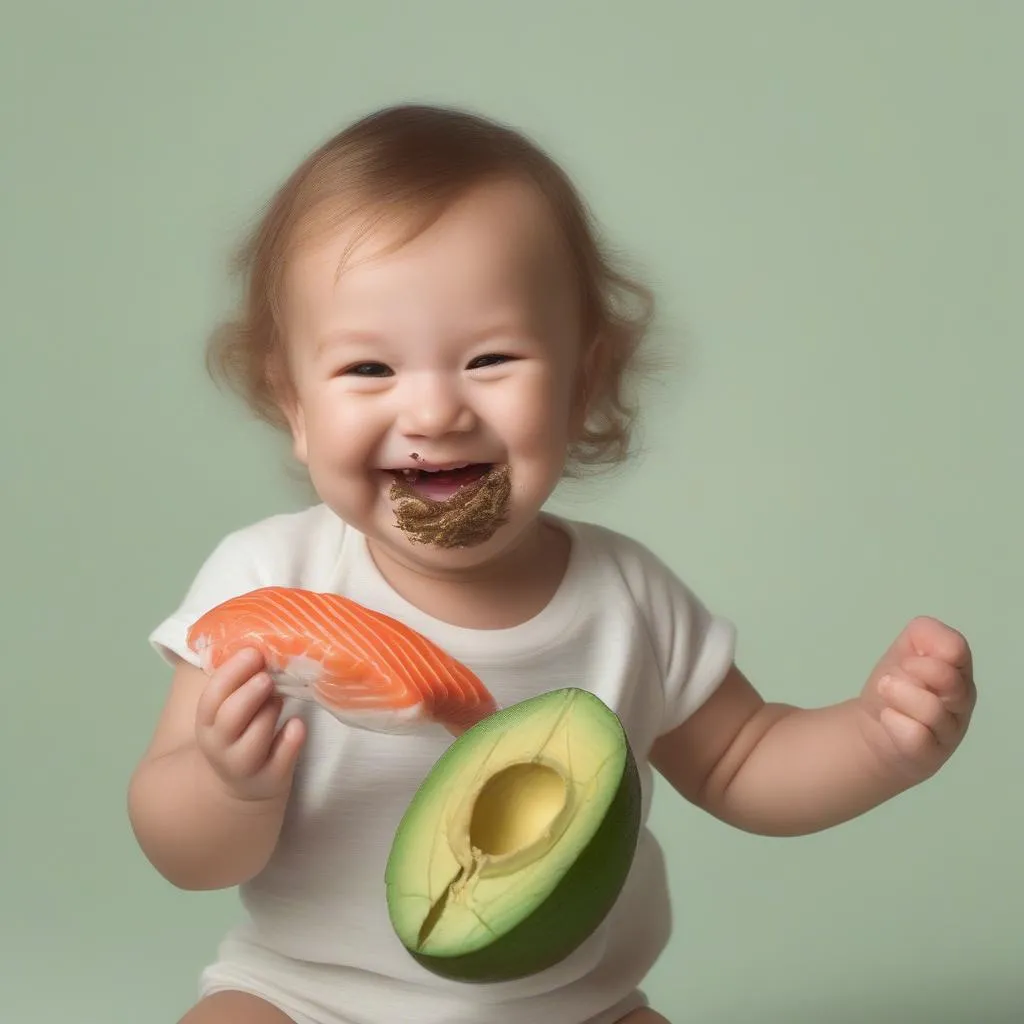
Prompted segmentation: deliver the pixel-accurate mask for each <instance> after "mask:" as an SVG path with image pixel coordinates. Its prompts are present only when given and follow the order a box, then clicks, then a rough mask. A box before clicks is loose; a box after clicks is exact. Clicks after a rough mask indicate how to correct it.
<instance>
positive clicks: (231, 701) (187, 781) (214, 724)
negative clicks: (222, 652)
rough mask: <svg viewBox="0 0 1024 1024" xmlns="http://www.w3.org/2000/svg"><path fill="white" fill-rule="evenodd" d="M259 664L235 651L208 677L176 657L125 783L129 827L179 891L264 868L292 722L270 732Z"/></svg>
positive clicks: (274, 832)
mask: <svg viewBox="0 0 1024 1024" xmlns="http://www.w3.org/2000/svg"><path fill="white" fill-rule="evenodd" d="M261 667H262V661H261V659H260V658H259V655H257V654H256V653H255V652H253V651H243V652H240V653H239V654H238V655H236V656H235V657H234V658H232V659H231V660H230V661H228V662H225V664H224V665H223V666H222V667H221V668H220V669H218V670H217V672H215V673H214V675H213V676H212V677H211V678H209V679H208V678H207V677H206V675H205V674H204V673H203V672H202V671H201V670H199V669H197V668H194V667H193V666H191V665H189V664H187V663H186V662H183V661H182V662H179V663H178V666H177V668H176V669H175V672H174V679H173V682H172V685H171V692H170V695H169V697H168V699H167V703H166V705H165V707H164V709H163V713H162V715H161V717H160V721H159V723H158V725H157V728H156V732H155V735H154V736H153V739H152V742H151V743H150V746H149V749H148V750H147V751H146V753H145V755H144V756H143V758H142V760H141V762H140V763H139V765H138V767H137V768H136V769H135V772H134V774H133V776H132V779H131V784H130V786H129V792H128V811H129V817H130V819H131V823H132V828H133V829H134V831H135V835H136V838H137V839H138V842H139V845H140V846H141V847H142V850H143V852H144V853H145V854H146V856H147V857H148V858H149V860H150V862H151V863H152V864H153V866H154V867H155V868H156V869H157V870H158V871H159V872H160V873H161V874H162V875H163V876H164V877H165V878H167V880H168V881H170V882H171V883H173V884H174V885H177V886H179V887H180V888H182V889H220V888H226V887H228V886H232V885H237V884H239V883H241V882H245V881H247V880H248V879H250V878H252V877H253V876H254V875H256V874H258V873H259V871H260V870H261V869H262V868H263V867H264V865H265V864H266V862H267V860H268V859H269V858H270V855H271V853H272V852H273V850H274V847H275V845H276V843H277V838H278V834H279V833H280V829H281V823H282V820H283V817H284V811H285V806H286V803H287V800H288V794H289V790H290V786H291V777H292V771H293V769H294V764H295V758H296V756H297V754H298V750H299V748H300V746H301V744H302V741H303V738H304V732H303V726H302V723H301V721H299V720H293V721H290V722H289V723H287V725H286V726H284V727H283V728H281V729H280V730H276V733H275V727H276V723H277V716H278V710H279V703H278V702H277V701H276V700H274V699H273V698H272V696H271V694H272V690H271V686H270V681H269V679H268V678H267V677H266V674H265V673H261V672H259V669H260V668H261Z"/></svg>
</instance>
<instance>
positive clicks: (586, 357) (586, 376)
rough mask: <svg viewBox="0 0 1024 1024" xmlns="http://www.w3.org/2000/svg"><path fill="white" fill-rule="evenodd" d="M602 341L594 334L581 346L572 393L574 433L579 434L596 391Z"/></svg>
mask: <svg viewBox="0 0 1024 1024" xmlns="http://www.w3.org/2000/svg"><path fill="white" fill-rule="evenodd" d="M604 345H605V342H604V339H603V337H602V335H600V334H595V335H594V336H593V337H592V338H590V339H589V340H588V341H587V342H585V343H584V345H583V351H582V353H581V357H580V361H579V366H578V367H577V370H576V384H575V390H574V393H573V408H572V425H573V429H574V431H575V432H577V433H580V432H582V430H583V425H584V423H586V421H587V414H588V413H589V412H590V405H591V402H593V400H594V395H595V393H596V391H597V384H598V377H599V373H600V371H599V368H600V366H601V361H602V356H603V351H604Z"/></svg>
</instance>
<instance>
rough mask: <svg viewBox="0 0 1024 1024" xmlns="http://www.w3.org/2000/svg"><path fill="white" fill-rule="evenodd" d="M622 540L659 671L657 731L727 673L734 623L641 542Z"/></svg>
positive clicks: (671, 725)
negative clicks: (707, 602)
mask: <svg viewBox="0 0 1024 1024" xmlns="http://www.w3.org/2000/svg"><path fill="white" fill-rule="evenodd" d="M620 543H622V544H623V546H622V548H620V554H619V558H620V565H621V567H622V569H623V571H624V574H625V576H626V578H627V580H628V582H629V587H630V590H631V591H632V593H633V597H634V600H636V602H637V604H638V605H639V610H640V614H641V615H642V616H643V618H644V621H645V623H646V626H647V630H648V634H649V636H650V642H651V646H652V647H653V649H654V657H655V659H656V662H657V665H658V669H659V672H660V675H661V679H660V682H661V699H662V714H661V720H660V722H659V723H658V735H664V734H665V733H667V732H671V731H672V730H673V729H675V728H676V727H677V726H679V725H681V724H682V723H683V722H684V721H686V719H687V718H689V717H690V715H692V714H693V713H694V712H695V711H696V710H697V709H698V708H699V707H700V706H701V705H702V704H703V703H704V702H705V701H706V700H707V699H708V697H710V696H711V694H712V693H713V692H714V691H715V690H716V689H717V687H718V685H719V684H720V683H721V682H722V680H723V679H724V678H725V676H726V674H727V673H728V671H729V669H730V668H731V666H732V663H733V659H734V656H735V649H736V629H735V626H734V625H733V623H732V622H730V621H729V620H728V619H726V618H723V617H721V616H719V615H716V614H714V613H712V612H711V611H710V610H709V609H708V608H707V607H706V606H705V604H704V603H703V602H702V601H701V599H700V598H699V597H698V596H697V595H696V594H695V593H694V592H693V591H692V590H691V589H690V587H689V586H687V585H686V584H685V583H684V582H683V581H682V580H681V579H680V578H679V577H678V576H677V575H676V574H675V573H674V572H673V571H672V570H671V569H670V568H669V567H668V566H667V565H666V564H665V563H664V562H662V561H661V560H660V559H659V558H658V557H657V556H656V555H654V554H653V553H652V552H651V551H650V550H648V549H647V548H646V547H644V546H643V545H642V544H640V543H638V542H636V541H628V542H621V541H620Z"/></svg>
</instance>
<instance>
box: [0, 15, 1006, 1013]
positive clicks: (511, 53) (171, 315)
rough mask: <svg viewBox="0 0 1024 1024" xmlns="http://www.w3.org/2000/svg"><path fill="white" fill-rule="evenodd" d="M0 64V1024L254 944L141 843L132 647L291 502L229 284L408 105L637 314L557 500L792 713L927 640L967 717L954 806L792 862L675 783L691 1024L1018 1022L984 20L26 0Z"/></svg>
mask: <svg viewBox="0 0 1024 1024" xmlns="http://www.w3.org/2000/svg"><path fill="white" fill-rule="evenodd" d="M3 23H4V27H3V30H2V32H0V105H2V125H0V128H2V132H0V167H2V179H0V181H2V189H0V204H2V209H0V214H2V215H0V229H2V237H3V242H2V246H0V252H2V256H0V259H2V274H0V298H2V302H0V318H2V321H0V322H2V325H3V337H2V340H0V384H2V401H0V418H2V419H0V426H2V433H0V436H2V445H3V448H2V451H3V464H2V470H3V472H2V476H0V480H2V488H3V492H2V493H3V500H2V502H0V516H2V524H3V529H2V531H0V539H2V544H3V548H2V566H3V584H4V585H3V588H2V596H0V603H2V609H0V611H2V614H0V651H2V664H3V683H2V685H3V694H4V696H3V700H2V705H0V799H2V804H0V812H2V813H0V1019H2V1020H4V1021H12V1022H13V1021H19V1022H23V1024H56V1022H59V1021H74V1022H76V1024H83V1022H88V1024H101V1022H102V1024H115V1022H132V1024H139V1022H161V1021H164V1022H172V1021H174V1020H176V1019H177V1018H178V1016H179V1015H180V1014H181V1013H182V1012H183V1011H184V1010H185V1008H186V1007H187V1006H188V1005H190V1004H191V1002H192V1000H193V998H194V993H195V984H196V975H197V973H198V971H199V969H200V968H201V966H202V965H203V964H204V963H205V962H206V960H207V959H208V958H209V957H210V956H211V955H212V953H213V950H214V946H215V943H216V941H217V940H218V938H219V936H220V934H221V932H222V931H223V929H224V928H226V927H227V926H228V925H229V924H230V923H231V922H232V921H234V920H235V918H236V914H237V910H238V906H237V902H236V895H235V893H234V892H231V891H228V892H218V893H182V892H178V891H176V890H174V889H173V888H172V887H171V886H169V885H168V884H166V883H165V882H164V881H163V880H162V879H161V878H160V877H159V876H158V875H157V874H156V872H155V871H154V870H153V869H152V868H151V867H150V866H149V865H148V863H147V862H146V861H145V860H144V858H143V857H142V855H141V854H140V852H139V850H138V849H137V847H136V846H135V844H134V842H133V839H132V836H131V833H130V829H129V826H128V821H127V817H126V813H125V787H126V784H127V780H128V776H129V773H130V771H131V769H132V768H133V766H134V764H135V761H136V759H137V757H138V756H139V754H140V752H141V750H142V748H143V746H144V744H145V742H146V741H147V739H148V736H149V733H150V730H151V728H152V725H153V723H154V720H155V716H156V714H157V712H158V709H159V707H160V705H161V702H162V699H163V696H164V692H165V688H166V686H167V683H168V673H167V671H166V669H165V668H164V666H163V665H162V664H161V663H160V662H159V661H158V660H157V658H156V656H155V655H154V654H152V653H151V652H150V650H149V649H148V648H147V645H146V634H147V632H148V631H149V629H151V628H152V626H153V625H154V624H155V623H156V622H157V621H158V620H159V619H160V618H161V617H162V616H163V615H164V614H166V613H167V612H168V610H169V609H171V608H172V607H173V606H174V605H175V604H176V602H177V601H178V600H179V598H180V597H181V595H182V592H183V590H184V588H185V587H186V586H187V584H188V582H189V581H190V579H191V577H192V574H193V573H194V572H195V570H196V568H197V567H198V565H199V563H200V561H201V560H202V559H203V558H204V557H205V556H206V554H207V553H208V551H209V550H210V549H211V547H212V545H213V544H214V543H215V542H216V541H217V540H218V539H219V538H220V537H221V536H222V535H223V534H224V533H225V532H227V531H229V530H231V529H234V528H236V527H238V526H240V525H243V524H245V523H249V522H252V521H253V520H255V519H258V518H260V517H262V516H265V515H269V514H271V513H273V512H276V511H280V510H287V509H293V508H298V507H300V506H301V505H302V504H303V502H305V501H306V496H305V493H304V492H303V491H302V490H301V488H299V487H298V486H297V485H296V483H295V482H294V480H293V479H292V478H291V477H290V476H289V471H288V464H287V461H286V458H285V454H286V453H285V451H284V449H283V447H282V446H281V445H280V444H279V443H278V442H277V441H275V440H274V438H273V437H272V436H271V435H270V433H269V432H268V431H267V430H265V429H263V428H262V427H260V426H259V425H257V424H255V423H254V422H252V421H251V420H250V419H249V418H248V417H247V415H246V414H245V413H244V412H243V410H242V409H241V408H240V406H239V405H238V404H237V403H235V402H233V401H232V400H231V399H229V398H227V397H226V396H223V395H220V394H218V393H217V391H216V389H215V388H214V387H213V385H212V384H211V383H210V382H209V380H208V378H207V377H206V374H205V370H204V368H203V359H202V348H203V344H204V341H205V336H206V333H207V332H208V330H209V329H210V327H211V326H212V324H213V323H214V321H215V319H216V317H217V316H218V315H220V314H221V313H222V312H224V311H225V310H226V309H227V307H228V303H229V302H230V300H231V298H232V296H233V285H232V283H231V281H230V280H229V278H228V276H227V262H228V259H229V256H230V254H231V250H232V247H233V246H234V244H235V243H236V241H237V240H238V238H239V237H240V233H241V232H242V231H243V230H244V228H245V227H246V226H247V225H248V224H249V223H250V222H251V220H252V218H253V217H254V216H256V214H257V213H258V211H259V208H260V204H261V203H262V202H263V201H264V200H265V199H266V198H267V196H268V195H269V193H270V191H271V190H272V189H273V188H274V187H275V186H276V185H277V184H278V182H279V181H280V180H281V178H282V176H283V175H284V174H286V173H287V172H288V171H289V170H290V169H291V168H292V166H293V165H294V164H295V163H296V162H297V161H298V160H299V159H300V158H301V157H302V156H304V155H305V154H306V153H307V152H308V151H309V150H310V149H311V148H313V147H314V146H315V145H317V144H318V143H319V142H321V141H322V140H323V139H324V138H325V137H326V136H327V135H329V134H332V133H333V132H334V131H336V130H337V129H338V128H340V127H341V126H342V125H343V124H344V123H346V122H347V121H349V120H351V119H352V118H354V117H357V116H359V115H361V114H363V113H365V112H367V111H369V110H371V109H373V108H375V107H378V106H381V105H384V104H388V103H392V102H396V101H402V100H426V101H435V102H442V103H454V104H460V105H464V106H469V107H471V108H473V109H477V110H480V111H482V112H484V113H487V114H490V115H492V116H495V117H498V118H501V119H504V120H507V121H510V122H512V123H513V124H516V125H518V126H519V127H521V128H523V129H525V130H526V131H528V132H530V133H531V134H533V135H534V137H535V138H537V139H538V140H539V141H540V142H541V143H542V144H543V145H545V146H546V147H548V148H549V150H550V151H551V152H552V153H553V154H554V155H555V156H557V157H558V158H559V159H560V160H562V161H563V162H564V164H565V165H566V167H567V168H568V169H569V171H570V172H571V173H572V174H573V176H574V177H575V178H576V180H577V182H578V183H579V184H580V186H581V187H582V188H583V189H584V191H585V193H586V194H587V196H588V198H589V199H590V201H591V203H592V205H593V207H594V209H595V211H596V213H597V215H598V217H599V218H600V221H601V223H602V225H603V227H604V229H605V230H606V231H607V233H608V236H609V238H610V239H612V240H613V241H614V243H615V244H616V245H617V246H618V247H620V248H621V250H622V251H623V252H624V253H626V254H628V255H629V256H630V258H631V259H632V261H633V266H634V267H635V268H637V269H638V270H640V271H641V272H642V273H643V274H645V275H646V277H647V278H648V280H649V281H650V282H651V283H652V284H653V285H654V286H655V287H656V289H657V290H658V293H659V296H660V300H661V305H660V312H661V318H660V321H659V331H658V344H659V346H661V349H662V350H663V351H664V352H665V353H668V354H670V355H672V357H673V358H674V359H675V365H674V367H673V368H672V370H671V371H670V372H668V373H666V375H665V376H664V377H663V378H662V379H661V380H660V381H659V382H658V383H657V384H656V385H654V386H652V387H651V388H650V389H648V392H647V396H646V398H645V414H644V433H643V435H642V441H643V444H644V446H645V454H644V455H643V457H642V458H639V459H638V460H637V461H636V462H635V463H634V464H633V465H632V466H631V467H630V468H628V469H627V470H625V471H624V472H622V473H620V474H618V475H614V476H612V477H610V478H608V479H607V480H606V481H604V482H600V483H596V484H594V485H593V486H588V487H574V488H572V489H569V490H566V491H565V493H563V494H560V495H559V496H558V497H557V500H556V501H555V502H554V505H553V507H554V508H556V509H557V510H558V511H562V512H566V513H567V514H570V515H575V516H578V517H581V518H587V519H592V520H596V521H598V522H601V523H604V524H607V525H610V526H612V527H615V528H619V529H623V530H626V531H628V532H630V533H632V534H634V535H635V536H637V537H639V538H640V539H642V540H643V541H644V542H645V543H647V544H648V545H650V546H651V547H653V548H654V549H655V550H656V551H657V552H658V553H659V554H660V555H661V556H662V557H663V558H664V559H665V560H666V561H667V562H668V563H669V564H670V565H672V566H673V568H675V569H676V570H677V571H678V572H679V573H681V574H682V575H683V576H684V578H686V579H687V581H688V582H689V583H690V584H691V585H692V586H694V587H695V588H696V589H697V590H698V591H699V592H700V593H701V594H702V596H703V597H704V598H705V599H706V600H707V601H708V602H709V603H710V604H711V605H712V606H714V607H715V608H716V609H717V610H718V611H720V612H722V613H724V614H727V615H729V616H731V617H732V618H733V619H734V620H735V622H736V623H737V626H738V629H739V659H740V661H741V663H742V665H743V667H744V668H745V669H746V671H747V672H748V673H749V674H750V675H751V676H752V678H753V679H754V681H755V682H756V683H757V684H758V685H759V686H760V687H761V688H762V690H763V691H764V693H765V694H766V695H767V696H769V697H771V698H775V699H779V700H785V701H793V702H799V703H805V704H811V705H817V704H823V703H827V702H832V701H835V700H839V699H843V698H845V697H847V696H851V695H853V694H854V693H856V692H857V691H858V689H859V688H860V686H861V684H862V683H863V680H864V678H865V675H866V673H867V672H868V671H869V670H870V668H871V666H872V665H873V664H874V662H875V660H876V659H877V658H878V657H879V655H881V653H882V651H883V650H884V648H885V647H886V646H887V645H888V643H889V642H890V641H891V640H892V638H893V637H894V636H895V635H896V633H897V632H898V631H899V630H900V628H901V627H902V626H903V625H904V623H905V622H906V621H907V620H908V619H909V618H910V617H911V616H913V615H915V614H917V613H919V612H924V613H929V614H933V615H937V616H940V617H942V618H944V619H946V620H947V621H949V622H950V623H952V624H954V625H956V626H957V627H958V628H960V629H962V630H963V631H964V632H965V633H966V634H967V636H968V637H969V638H970V640H971V642H972V644H973V647H974V650H975V656H976V665H977V677H978V682H979V687H980V701H979V704H978V710H977V714H976V718H975V722H974V725H973V729H972V732H971V734H970V735H969V737H968V739H967V741H966V743H965V744H964V746H963V747H962V749H961V751H960V753H959V754H958V755H957V756H956V757H955V758H954V760H953V761H952V762H950V764H949V765H948V766H947V768H946V769H945V770H943V771H942V772H941V773H940V774H939V775H938V776H937V777H936V778H935V779H933V780H932V781H931V782H929V783H928V784H926V785H924V786H922V787H920V788H918V789H916V790H914V791H913V792H911V793H910V794H907V795H905V796H903V797H901V798H900V799H898V800H896V801H894V802H893V803H891V804H888V805H886V806H885V807H883V808H881V809H879V810H878V811H876V812H874V813H872V814H870V815H868V816H866V817H864V818H861V819H859V820H857V821H855V822H852V823H850V824H848V825H846V826H844V827H841V828H837V829H835V830H833V831H830V832H827V833H824V834H821V835H817V836H813V837H808V838H801V839H787V840H778V839H764V838H758V837H753V836H749V835H746V834H743V833H741V832H738V831H734V830H731V829H729V828H727V827H726V826H724V825H722V824H720V823H719V822H717V821H715V820H713V819H711V818H708V817H706V816H704V815H702V814H700V813H698V812H696V811H695V810H694V809H692V808H690V807H688V806H686V805H684V804H683V803H682V801H680V800H678V799H676V798H674V797H673V796H672V795H670V793H669V791H668V789H667V787H665V786H659V790H658V795H657V799H656V803H655V809H654V813H653V819H652V823H653V827H654V829H655V830H656V831H657V833H658V835H659V836H660V838H661V839H662V841H663V843H664V845H665V847H666V850H667V855H668V859H669V861H670V863H671V872H672V882H673V889H674V906H675V914H676V931H675V937H674V939H673V940H672V944H671V946H670V948H669V950H668V952H667V953H666V955H665V957H664V958H663V960H662V961H661V962H660V963H659V964H658V965H657V967H656V968H655V970H654V971H653V973H652V974H651V976H650V978H649V982H648V986H647V987H648V991H649V993H650V996H651V998H652V1001H653V1002H654V1004H655V1005H656V1006H657V1007H659V1008H660V1009H661V1010H662V1012H664V1013H665V1014H666V1015H667V1016H668V1017H669V1018H670V1019H671V1020H672V1021H673V1022H674V1024H687V1022H700V1024H746V1022H751V1024H753V1022H756V1024H820V1022H822V1021H829V1022H831V1024H861V1022H870V1024H917V1022H922V1024H924V1022H927V1024H966V1022H971V1024H996V1022H999V1024H1010V1022H1011V1021H1012V1022H1019V1021H1021V1020H1024V972H1022V966H1024V964H1022V960H1024V936H1022V930H1021V921H1022V915H1024V884H1022V882H1021V864H1022V862H1024V821H1022V819H1024V814H1022V809H1024V799H1022V797H1021V792H1020V788H1019V787H1020V781H1021V777H1022V774H1024V773H1022V768H1024V757H1022V744H1021V720H1022V717H1024V689H1022V686H1021V671H1020V668H1021V659H1020V648H1021V643H1020V641H1021V622H1022V612H1024V597H1022V584H1024V555H1022V540H1021V524H1022V522H1024V486H1022V468H1024V457H1022V439H1024V413H1022V400H1021V391H1022V378H1024V355H1022V352H1024V345H1022V328H1024V317H1022V313H1021V278H1022V274H1021V272H1022V263H1024V261H1022V243H1021V237H1022V228H1024V218H1022V201H1021V181H1022V172H1024V161H1022V155H1024V145H1022V138H1021V119H1020V97H1021V96H1022V95H1024V74H1022V70H1021V69H1022V67H1024V62H1022V61H1021V60H1020V39H1021V34H1022V32H1024V6H1022V5H1019V4H1014V3H1012V2H1009V0H1007V2H998V0H977V2H975V3H970V4H967V3H951V2H941V0H933V2H928V0H920V2H908V0H861V2H858V3H852V2H847V3H839V2H829V3H814V2H809V0H808V2H803V3H800V2H795V0H771V2H763V3H762V2H747V3H739V2H728V0H717V2H704V3H687V2H679V3H672V2H669V0H663V2H642V0H630V3H628V4H627V3H618V4H616V3H613V2H612V0H605V2H601V3H597V2H595V3H582V2H580V3H568V2H555V0H546V2H539V0H517V2H515V3H487V2H476V3H470V2H464V3H459V2H440V0H435V2H431V3H426V2H424V3H416V2H413V0H408V2H404V3H402V2H395V0H367V2H364V3H352V2H345V0H330V2H325V0H318V2H313V0H310V2H294V3H289V4H283V3H270V2H266V0H263V2H255V0H250V2H242V0H235V2H223V0H210V2H199V0H179V2H177V3H174V4H157V3H150V2H142V0H139V2H136V3H128V2H123V3H119V2H115V0H90V2H89V3H72V2H71V0H66V2H64V3H55V2H44V0H32V2H31V3H29V2H23V3H21V4H17V3H11V4H9V5H8V6H7V7H6V8H5V12H4V18H3Z"/></svg>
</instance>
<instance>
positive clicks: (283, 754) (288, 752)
mask: <svg viewBox="0 0 1024 1024" xmlns="http://www.w3.org/2000/svg"><path fill="white" fill-rule="evenodd" d="M305 738H306V724H305V722H303V721H302V719H301V718H289V719H288V721H287V722H285V723H284V725H282V726H281V728H280V729H278V730H277V735H276V736H275V737H274V739H273V742H272V743H271V745H270V754H269V756H268V757H267V764H266V767H265V768H264V771H265V772H266V774H267V775H269V776H271V777H272V778H274V779H278V780H281V781H283V780H285V779H287V778H289V777H290V775H291V773H292V769H293V768H294V767H295V760H296V758H297V757H298V756H299V751H300V750H301V749H302V743H303V741H304V740H305Z"/></svg>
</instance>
